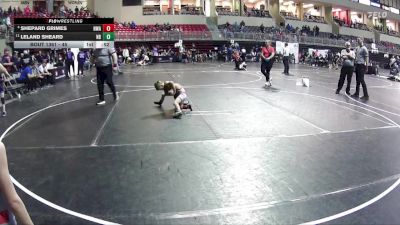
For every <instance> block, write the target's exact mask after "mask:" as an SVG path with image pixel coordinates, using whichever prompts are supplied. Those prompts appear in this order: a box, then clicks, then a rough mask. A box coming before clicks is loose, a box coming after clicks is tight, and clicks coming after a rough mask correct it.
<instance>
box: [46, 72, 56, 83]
mask: <svg viewBox="0 0 400 225" xmlns="http://www.w3.org/2000/svg"><path fill="white" fill-rule="evenodd" d="M46 80H47V83H48V84H55V83H56V76H54V75H53V74H50V75H48V76H46Z"/></svg>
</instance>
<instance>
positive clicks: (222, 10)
mask: <svg viewBox="0 0 400 225" xmlns="http://www.w3.org/2000/svg"><path fill="white" fill-rule="evenodd" d="M215 11H216V12H217V14H218V15H219V16H239V11H238V10H234V11H232V10H231V7H229V6H225V7H223V6H216V7H215Z"/></svg>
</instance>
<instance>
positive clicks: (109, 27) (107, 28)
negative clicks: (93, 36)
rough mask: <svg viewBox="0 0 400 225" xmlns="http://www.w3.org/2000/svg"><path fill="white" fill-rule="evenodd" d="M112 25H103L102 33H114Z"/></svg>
mask: <svg viewBox="0 0 400 225" xmlns="http://www.w3.org/2000/svg"><path fill="white" fill-rule="evenodd" d="M114 28H115V25H114V24H103V32H114V30H115V29H114Z"/></svg>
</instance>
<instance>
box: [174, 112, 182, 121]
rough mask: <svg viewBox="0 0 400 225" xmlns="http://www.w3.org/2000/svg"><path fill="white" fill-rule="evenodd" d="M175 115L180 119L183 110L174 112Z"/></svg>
mask: <svg viewBox="0 0 400 225" xmlns="http://www.w3.org/2000/svg"><path fill="white" fill-rule="evenodd" d="M173 117H174V118H175V119H180V118H181V117H182V111H178V112H176V113H174V115H173Z"/></svg>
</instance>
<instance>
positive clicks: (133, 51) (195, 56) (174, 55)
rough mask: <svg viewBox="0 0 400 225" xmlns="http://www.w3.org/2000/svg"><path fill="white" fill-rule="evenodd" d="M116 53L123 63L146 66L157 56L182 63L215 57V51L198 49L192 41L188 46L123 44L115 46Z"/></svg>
mask: <svg viewBox="0 0 400 225" xmlns="http://www.w3.org/2000/svg"><path fill="white" fill-rule="evenodd" d="M117 55H118V58H119V59H120V62H121V63H123V64H136V65H138V66H146V65H148V64H151V63H152V62H157V60H156V58H158V57H164V58H165V57H167V58H168V59H170V60H176V61H180V62H183V63H188V62H192V63H193V62H200V63H201V62H206V61H214V60H216V59H217V57H216V51H214V50H211V49H208V50H205V49H200V48H198V47H196V45H195V44H194V43H192V45H189V46H185V45H182V46H180V47H175V46H171V45H168V46H161V45H159V44H154V45H141V46H123V47H119V48H117Z"/></svg>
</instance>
